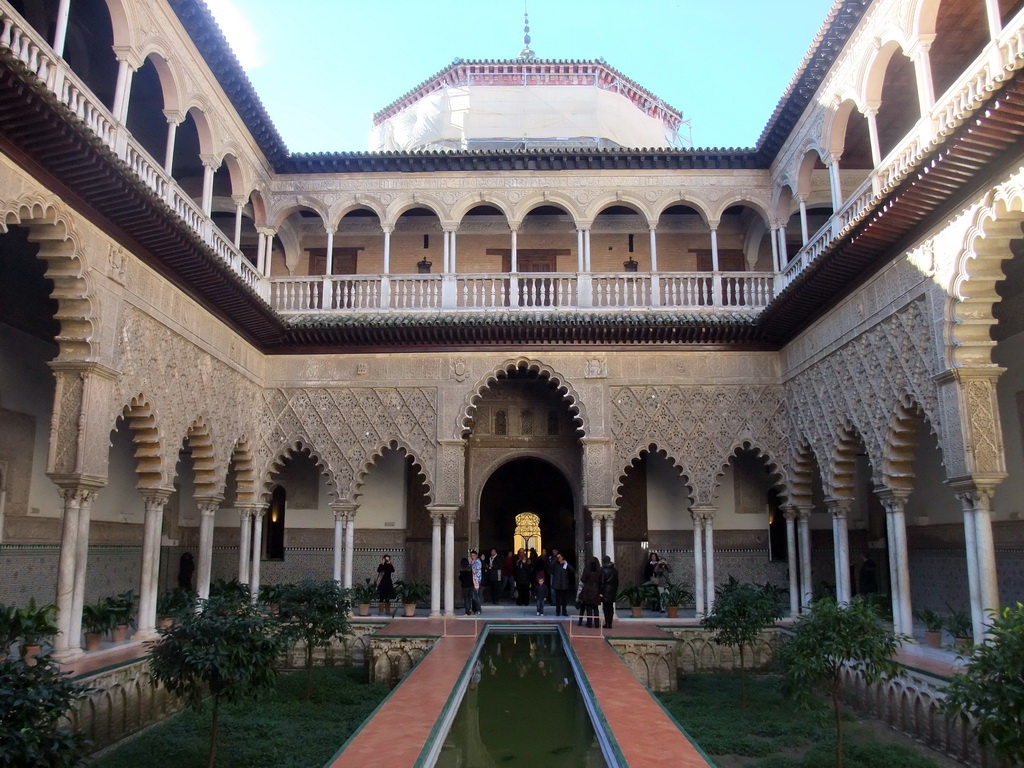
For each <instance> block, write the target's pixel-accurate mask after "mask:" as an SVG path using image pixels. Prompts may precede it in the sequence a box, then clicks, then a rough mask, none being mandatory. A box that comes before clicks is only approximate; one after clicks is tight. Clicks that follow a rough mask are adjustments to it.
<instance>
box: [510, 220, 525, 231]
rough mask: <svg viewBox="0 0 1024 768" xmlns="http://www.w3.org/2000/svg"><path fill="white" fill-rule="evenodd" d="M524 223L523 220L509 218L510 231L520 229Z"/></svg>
mask: <svg viewBox="0 0 1024 768" xmlns="http://www.w3.org/2000/svg"><path fill="white" fill-rule="evenodd" d="M522 225H523V222H521V221H515V220H512V219H509V222H508V231H509V232H518V231H519V227H521V226H522Z"/></svg>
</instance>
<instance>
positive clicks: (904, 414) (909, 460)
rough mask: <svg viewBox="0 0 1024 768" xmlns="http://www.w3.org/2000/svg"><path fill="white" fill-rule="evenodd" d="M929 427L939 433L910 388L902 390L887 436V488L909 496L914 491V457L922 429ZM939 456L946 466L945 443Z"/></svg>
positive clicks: (884, 468)
mask: <svg viewBox="0 0 1024 768" xmlns="http://www.w3.org/2000/svg"><path fill="white" fill-rule="evenodd" d="M926 425H927V426H928V428H929V431H930V432H931V433H932V434H937V433H936V431H935V425H933V424H932V423H931V421H929V420H928V416H927V414H926V413H925V410H924V407H923V405H922V404H921V401H920V399H919V398H917V397H915V396H914V395H913V394H911V393H910V392H909V391H907V390H906V389H901V390H900V394H899V401H898V402H897V404H896V407H895V408H894V409H893V412H892V416H890V417H889V427H888V429H887V430H886V433H885V446H884V453H883V456H882V481H883V483H884V484H885V486H886V487H887V488H890V489H892V490H894V491H905V492H907V493H910V491H912V490H913V489H914V455H915V453H916V451H917V446H918V444H919V443H920V441H921V428H922V427H924V426H926ZM939 455H940V462H941V463H942V465H943V466H945V459H944V457H943V456H942V444H941V442H940V443H939Z"/></svg>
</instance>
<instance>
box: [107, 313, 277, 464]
mask: <svg viewBox="0 0 1024 768" xmlns="http://www.w3.org/2000/svg"><path fill="white" fill-rule="evenodd" d="M121 318H122V319H121V335H122V337H123V338H124V339H125V340H126V343H123V344H120V345H119V348H120V360H119V361H118V367H119V369H120V370H121V376H120V377H119V378H118V381H117V385H116V386H115V387H114V388H113V393H114V396H113V398H112V401H111V402H110V404H109V408H110V410H109V412H108V416H107V418H108V423H109V428H110V429H113V428H114V424H115V422H116V420H117V418H118V416H120V415H121V411H122V409H123V408H124V407H125V406H126V405H127V404H129V403H130V402H131V400H132V398H133V397H136V396H138V395H142V396H143V398H144V399H145V400H146V401H147V402H148V403H150V405H152V407H153V409H154V411H155V413H156V418H157V428H158V429H159V433H160V439H161V441H162V445H161V454H162V457H163V461H164V472H165V473H168V472H171V471H173V467H174V465H175V463H176V462H177V455H178V448H179V447H180V446H181V444H182V441H183V440H184V439H185V436H186V434H187V432H188V429H189V426H190V425H191V424H192V423H193V422H194V421H195V420H196V419H198V418H200V417H202V419H203V421H204V422H205V423H206V424H207V425H208V427H209V430H210V434H211V436H212V438H213V442H214V460H215V462H216V466H215V468H214V470H215V474H216V476H217V477H218V479H219V481H220V482H221V483H223V482H224V479H225V478H226V475H227V467H228V462H229V461H230V458H231V451H232V449H233V446H234V444H235V442H236V441H237V440H239V439H240V438H242V437H244V436H249V435H252V434H253V433H254V425H253V423H252V418H253V415H254V414H253V409H252V404H253V403H257V402H259V388H258V387H257V386H256V384H255V383H254V382H253V381H251V380H250V379H248V378H246V377H244V376H242V375H241V374H239V373H238V372H237V371H235V370H234V369H233V368H231V367H230V366H229V365H226V364H225V363H223V362H221V361H220V360H218V359H216V358H215V357H213V356H212V355H210V354H208V353H206V352H205V351H204V350H202V349H201V348H199V347H198V346H196V345H195V344H193V343H192V342H191V341H189V340H187V339H185V338H183V337H182V336H180V335H179V334H177V333H175V332H174V331H172V330H171V329H169V328H167V327H166V326H164V325H162V324H160V323H158V322H157V321H155V320H154V319H152V318H151V317H149V316H148V315H146V314H145V313H143V312H142V311H140V310H138V309H136V308H135V307H126V308H125V309H124V311H123V312H122V316H121Z"/></svg>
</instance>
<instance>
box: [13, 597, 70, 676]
mask: <svg viewBox="0 0 1024 768" xmlns="http://www.w3.org/2000/svg"><path fill="white" fill-rule="evenodd" d="M16 615H17V624H18V638H19V639H20V640H21V655H22V657H23V658H24V659H25V663H26V664H28V665H30V666H31V665H34V664H35V657H36V656H37V655H38V654H39V649H40V648H41V647H42V644H43V640H45V639H46V638H48V637H52V636H53V635H56V634H57V633H58V632H59V631H60V629H59V628H58V627H57V606H56V605H54V604H53V603H49V604H47V605H36V599H35V598H34V597H33V598H31V599H30V600H29V601H28V605H27V606H26V607H24V608H19V609H18V610H17V613H16Z"/></svg>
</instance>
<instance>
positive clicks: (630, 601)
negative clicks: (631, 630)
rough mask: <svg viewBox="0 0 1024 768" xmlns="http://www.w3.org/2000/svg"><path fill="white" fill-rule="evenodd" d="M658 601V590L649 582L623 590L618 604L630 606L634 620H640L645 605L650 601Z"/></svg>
mask: <svg viewBox="0 0 1024 768" xmlns="http://www.w3.org/2000/svg"><path fill="white" fill-rule="evenodd" d="M658 599H659V597H658V588H657V587H655V586H654V585H653V584H651V583H650V582H649V581H647V582H644V583H643V584H634V585H633V586H631V587H626V588H625V589H623V590H621V591H620V592H619V595H618V598H617V602H620V603H626V604H627V605H629V608H630V610H631V612H632V616H633V618H634V619H638V618H640V613H641V612H642V610H643V604H644V603H645V602H649V601H657V600H658Z"/></svg>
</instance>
